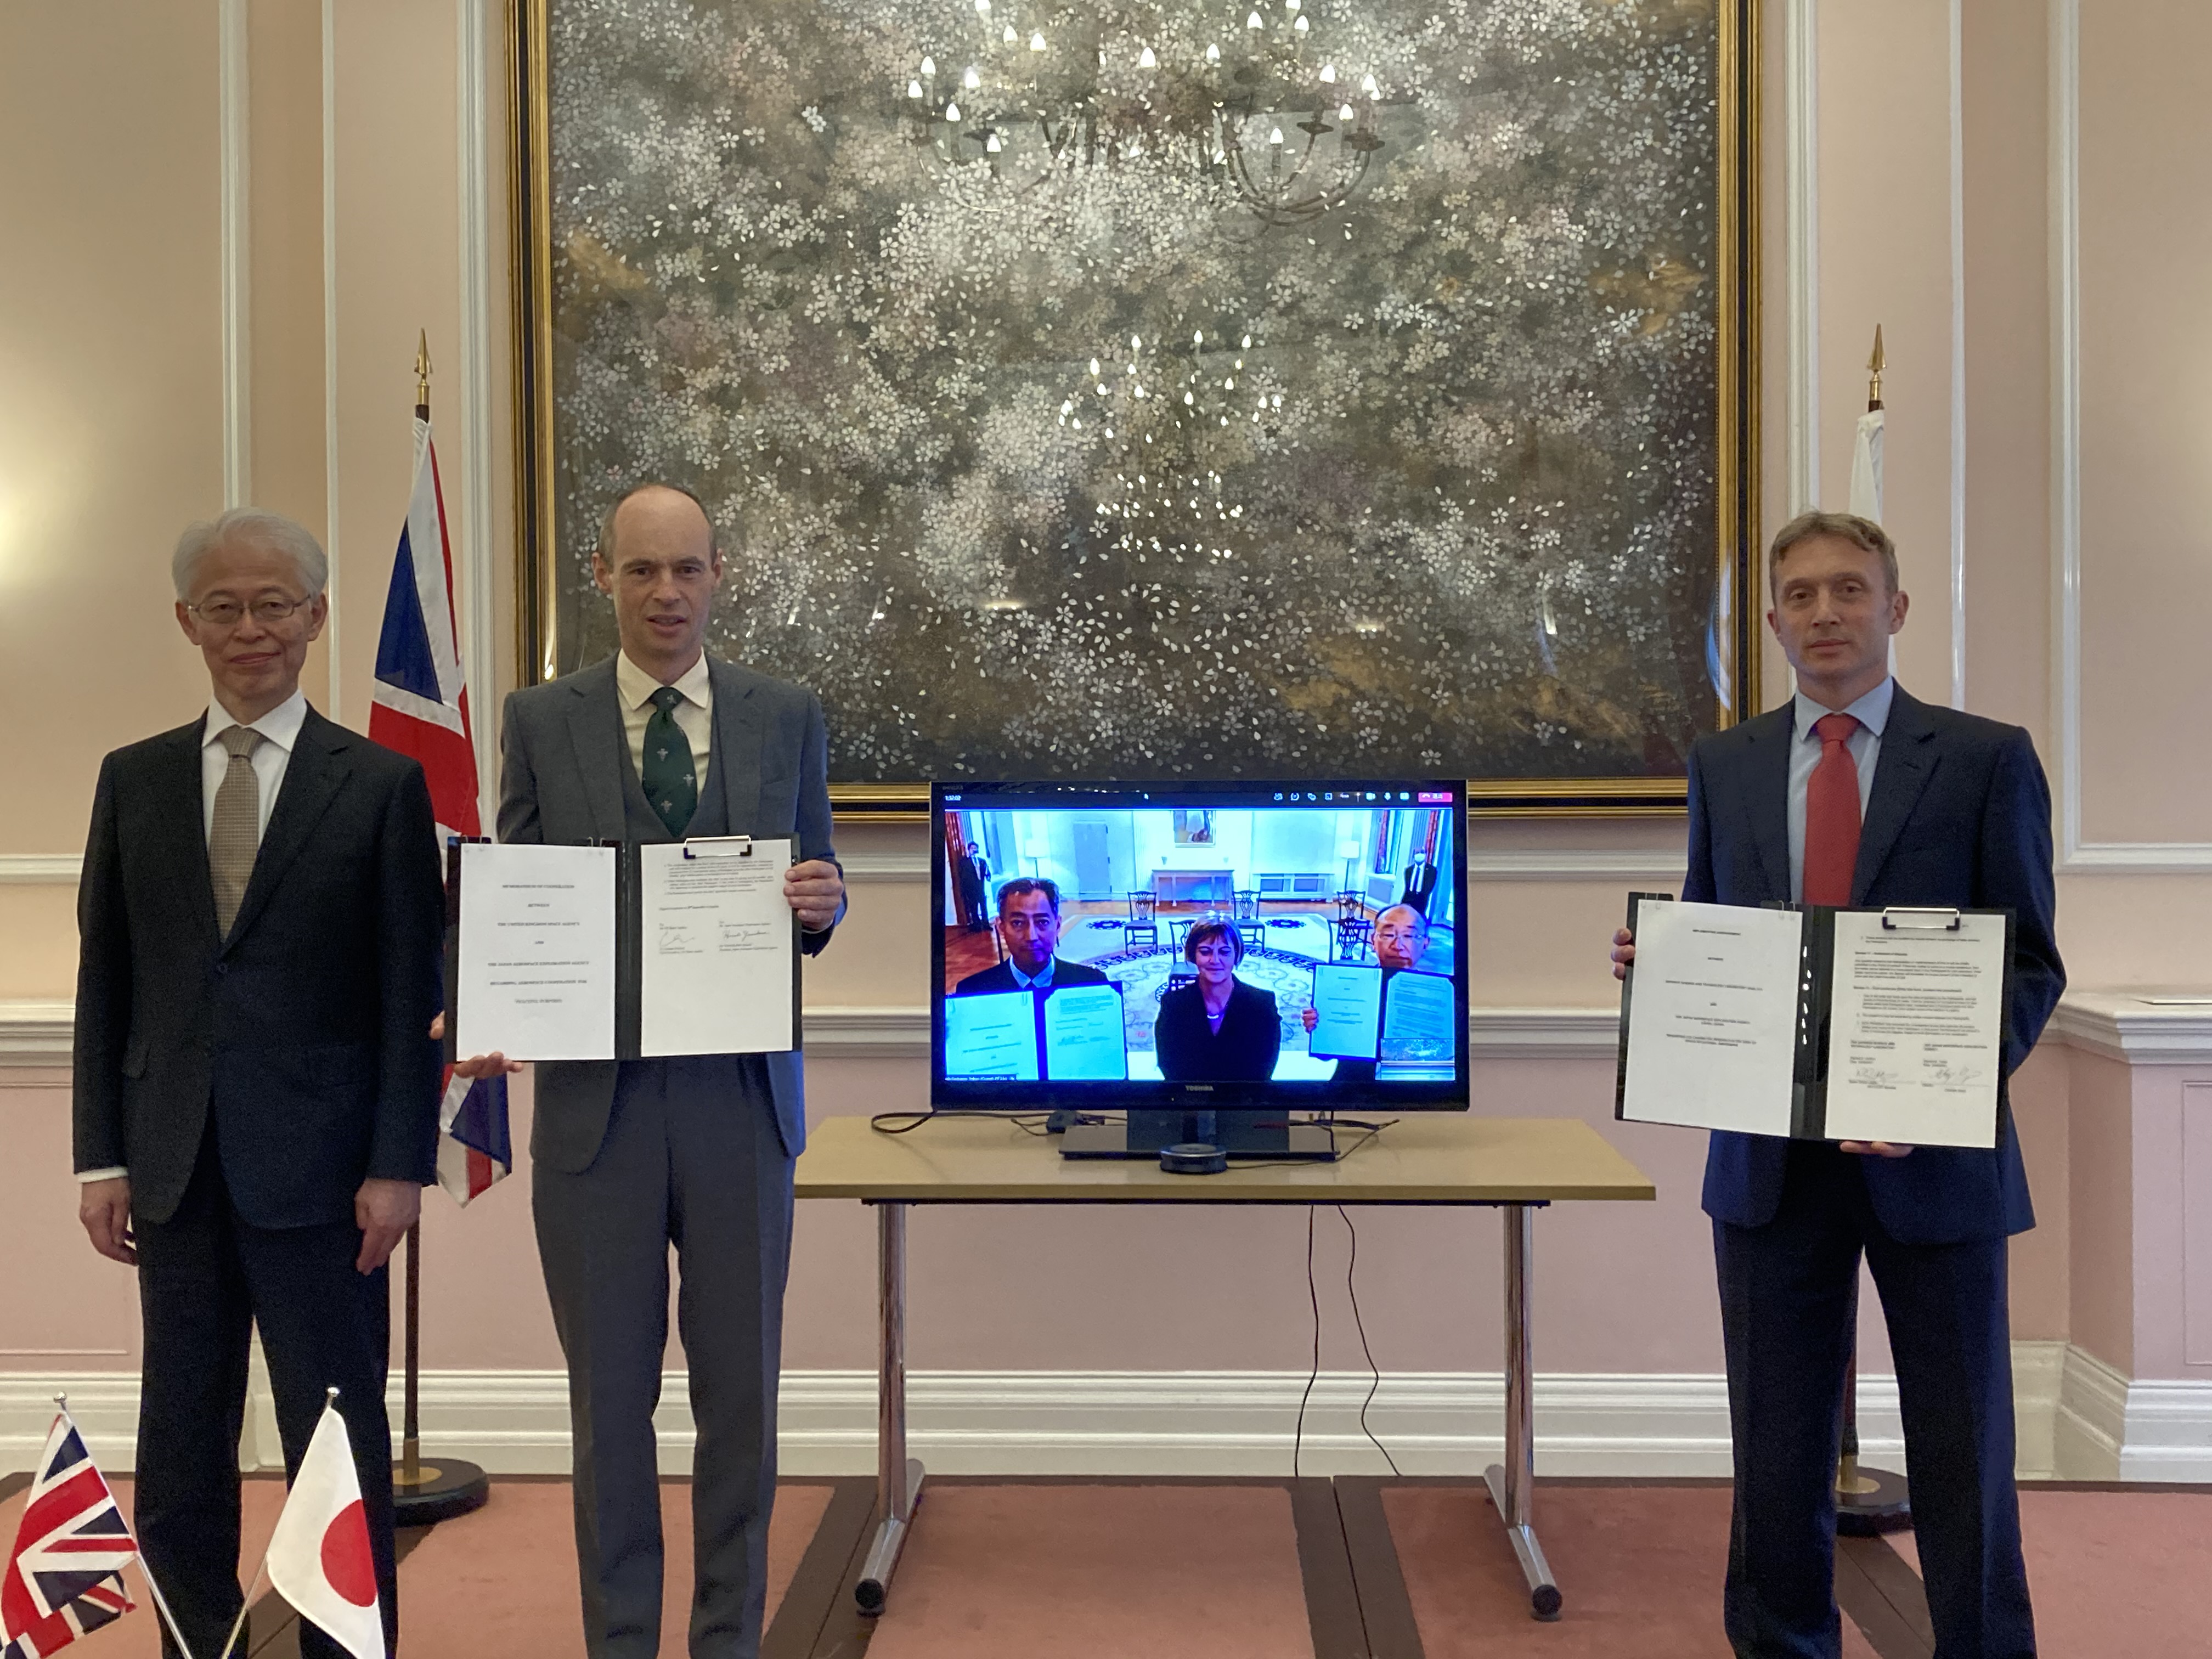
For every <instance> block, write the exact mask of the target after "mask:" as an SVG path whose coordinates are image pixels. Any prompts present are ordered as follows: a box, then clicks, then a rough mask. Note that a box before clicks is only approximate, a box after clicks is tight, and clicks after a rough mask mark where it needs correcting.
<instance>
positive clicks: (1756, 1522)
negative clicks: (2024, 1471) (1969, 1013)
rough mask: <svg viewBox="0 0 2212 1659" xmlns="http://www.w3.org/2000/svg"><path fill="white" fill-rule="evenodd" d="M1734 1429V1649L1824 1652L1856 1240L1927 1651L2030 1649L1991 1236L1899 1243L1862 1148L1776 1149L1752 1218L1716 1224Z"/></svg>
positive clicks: (1834, 1622)
mask: <svg viewBox="0 0 2212 1659" xmlns="http://www.w3.org/2000/svg"><path fill="white" fill-rule="evenodd" d="M1713 1248H1714V1254H1715V1255H1716V1257H1717V1261H1718V1265H1719V1269H1720V1291H1721V1325H1722V1330H1723V1335H1724V1337H1725V1339H1726V1343H1727V1350H1728V1376H1729V1419H1730V1427H1731V1431H1732V1433H1733V1435H1734V1437H1735V1521H1734V1525H1733V1529H1732V1531H1731V1534H1730V1537H1729V1567H1728V1589H1727V1595H1726V1599H1725V1604H1724V1605H1725V1618H1726V1623H1727V1629H1728V1636H1729V1642H1730V1644H1732V1645H1733V1646H1734V1648H1735V1651H1736V1652H1737V1653H1738V1654H1739V1655H1741V1656H1746V1659H1837V1656H1838V1654H1839V1653H1840V1652H1841V1644H1842V1631H1841V1626H1840V1622H1839V1619H1838V1613H1837V1611H1836V1601H1835V1539H1836V1514H1835V1498H1834V1483H1835V1472H1836V1459H1837V1456H1838V1451H1839V1449H1840V1446H1841V1442H1842V1434H1843V1398H1844V1368H1845V1365H1846V1364H1847V1363H1848V1361H1849V1358H1850V1348H1851V1332H1850V1317H1851V1310H1852V1308H1853V1306H1854V1302H1853V1297H1852V1288H1853V1285H1854V1284H1855V1283H1856V1281H1857V1276H1858V1270H1859V1257H1860V1255H1861V1253H1862V1252H1863V1253H1864V1254H1865V1257H1866V1261H1867V1264H1868V1266H1869V1268H1871V1270H1872V1271H1873V1273H1874V1281H1875V1289H1876V1290H1878V1291H1880V1292H1881V1308H1882V1316H1883V1318H1884V1320H1885V1321H1886V1322H1887V1324H1888V1327H1889V1340H1890V1347H1891V1350H1892V1352H1893V1354H1894V1356H1895V1360H1896V1364H1897V1388H1898V1396H1899V1406H1900V1407H1901V1408H1902V1410H1903V1413H1904V1419H1905V1452H1906V1458H1907V1462H1908V1464H1909V1467H1910V1472H1911V1498H1912V1515H1913V1522H1914V1536H1915V1541H1916V1542H1917V1545H1918V1547H1919V1552H1920V1564H1921V1571H1922V1573H1923V1577H1925V1580H1926V1583H1927V1586H1928V1611H1929V1617H1930V1619H1931V1620H1932V1621H1933V1623H1934V1626H1935V1631H1936V1654H1937V1656H1938V1659H2027V1656H2032V1655H2033V1653H2034V1652H2035V1625H2034V1620H2033V1615H2032V1614H2031V1613H2030V1611H2029V1607H2028V1599H2027V1568H2026V1565H2024V1564H2023V1562H2022V1561H2021V1546H2020V1504H2019V1497H2018V1494H2017V1493H2016V1492H2015V1490H2014V1487H2013V1404H2012V1345H2011V1341H2010V1334H2009V1323H2008V1315H2007V1310H2006V1304H2005V1241H2004V1240H2003V1239H2002V1238H1992V1239H1978V1240H1974V1241H1972V1242H1969V1243H1963V1244H1900V1243H1898V1242H1897V1241H1896V1240H1894V1239H1893V1238H1892V1237H1889V1235H1888V1234H1887V1232H1885V1231H1883V1230H1882V1227H1881V1223H1880V1222H1879V1221H1877V1220H1876V1219H1875V1214H1874V1210H1873V1207H1872V1206H1871V1205H1870V1204H1869V1201H1868V1199H1867V1191H1866V1177H1865V1176H1864V1174H1863V1170H1862V1167H1861V1164H1860V1161H1859V1158H1858V1157H1857V1154H1854V1153H1850V1152H1839V1151H1838V1150H1837V1149H1836V1148H1835V1147H1833V1146H1826V1145H1820V1144H1816V1143H1812V1142H1804V1143H1799V1144H1796V1145H1793V1146H1791V1147H1790V1164H1789V1170H1788V1173H1787V1175H1786V1176H1785V1177H1784V1183H1783V1190H1782V1204H1781V1208H1780V1209H1779V1210H1778V1212H1776V1215H1775V1218H1774V1219H1773V1220H1772V1221H1771V1222H1769V1223H1768V1224H1767V1225H1765V1226H1764V1227H1736V1226H1732V1225H1729V1224H1727V1223H1725V1222H1716V1223H1714V1225H1713Z"/></svg>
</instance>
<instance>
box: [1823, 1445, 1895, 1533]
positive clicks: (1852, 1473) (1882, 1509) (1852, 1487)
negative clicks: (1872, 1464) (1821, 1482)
mask: <svg viewBox="0 0 2212 1659" xmlns="http://www.w3.org/2000/svg"><path fill="white" fill-rule="evenodd" d="M1846 1480H1848V1481H1849V1483H1850V1484H1849V1486H1846V1485H1845V1484H1844V1483H1845V1481H1846ZM1911 1524H1912V1506H1911V1503H1910V1501H1909V1500H1908V1499H1907V1498H1906V1496H1905V1477H1904V1476H1903V1475H1901V1474H1891V1473H1890V1472H1889V1471H1888V1470H1887V1469H1870V1468H1867V1467H1866V1466H1865V1465H1864V1464H1863V1463H1861V1462H1858V1460H1857V1459H1856V1458H1852V1459H1850V1460H1848V1461H1847V1462H1845V1464H1844V1471H1843V1477H1842V1478H1841V1479H1838V1481H1837V1483H1836V1530H1837V1531H1838V1532H1839V1533H1841V1534H1844V1536H1845V1537H1846V1538H1871V1537H1873V1536H1875V1534H1877V1533H1885V1532H1903V1531H1905V1529H1906V1528H1909V1527H1911Z"/></svg>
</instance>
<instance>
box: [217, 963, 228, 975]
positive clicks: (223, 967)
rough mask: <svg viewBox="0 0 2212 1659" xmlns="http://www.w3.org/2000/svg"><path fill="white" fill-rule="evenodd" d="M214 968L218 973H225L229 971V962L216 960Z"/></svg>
mask: <svg viewBox="0 0 2212 1659" xmlns="http://www.w3.org/2000/svg"><path fill="white" fill-rule="evenodd" d="M215 970H216V973H218V974H227V973H228V972H229V971H230V964H229V963H227V962H218V963H216V965H215Z"/></svg>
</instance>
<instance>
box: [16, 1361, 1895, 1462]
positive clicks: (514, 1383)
mask: <svg viewBox="0 0 2212 1659" xmlns="http://www.w3.org/2000/svg"><path fill="white" fill-rule="evenodd" d="M684 1382H685V1379H684V1373H682V1372H681V1371H671V1372H668V1373H666V1374H665V1376H664V1377H663V1379H662V1393H661V1398H662V1405H661V1408H660V1410H659V1413H658V1414H657V1416H656V1419H655V1424H656V1427H657V1428H658V1430H659V1440H660V1448H661V1467H662V1468H664V1469H665V1471H667V1472H668V1473H670V1474H683V1473H686V1472H688V1471H689V1469H690V1459H691V1447H692V1429H691V1423H690V1410H689V1408H688V1407H687V1406H686V1404H685V1387H684ZM1305 1384H1306V1379H1305V1376H1304V1373H1302V1372H1290V1371H1166V1372H1081V1371H1048V1372H1019V1373H1009V1374H994V1373H981V1372H972V1371H950V1372H948V1371H920V1372H913V1373H909V1375H908V1381H907V1400H908V1413H909V1419H908V1421H909V1434H910V1443H911V1444H912V1446H913V1447H914V1449H915V1455H917V1456H919V1457H921V1458H922V1459H923V1460H924V1461H925V1462H927V1463H928V1464H929V1466H930V1467H931V1468H933V1469H936V1470H938V1471H939V1472H941V1473H944V1474H1100V1475H1130V1474H1215V1475H1276V1474H1287V1473H1289V1471H1290V1468H1291V1449H1292V1441H1293V1438H1294V1436H1295V1434H1296V1425H1297V1410H1298V1401H1299V1397H1300V1395H1302V1394H1303V1393H1304V1390H1305ZM1369 1384H1370V1379H1369V1378H1368V1376H1366V1374H1365V1373H1364V1372H1337V1371H1330V1372H1324V1373H1322V1376H1321V1378H1320V1379H1319V1381H1318V1382H1317V1383H1316V1385H1315V1387H1314V1390H1313V1395H1312V1398H1311V1400H1310V1401H1309V1402H1308V1405H1307V1409H1306V1424H1305V1431H1304V1437H1303V1450H1302V1453H1301V1455H1300V1460H1299V1462H1300V1468H1302V1469H1303V1470H1304V1472H1305V1473H1308V1474H1376V1473H1381V1472H1383V1469H1384V1465H1383V1458H1382V1455H1381V1454H1380V1453H1378V1452H1377V1451H1376V1449H1375V1448H1374V1446H1373V1445H1372V1444H1371V1443H1369V1441H1368V1440H1367V1439H1366V1437H1364V1435H1363V1434H1362V1433H1361V1432H1360V1429H1359V1408H1360V1405H1361V1402H1362V1401H1364V1400H1365V1399H1366V1397H1367V1393H1368V1389H1369ZM265 1387H266V1385H265V1383H263V1382H262V1381H260V1379H259V1377H258V1376H257V1379H256V1383H255V1395H256V1398H255V1399H254V1401H252V1405H251V1408H250V1409H249V1412H248V1421H249V1425H252V1430H251V1431H250V1432H249V1434H248V1437H247V1446H246V1452H245V1455H244V1457H243V1459H242V1461H243V1462H244V1463H245V1464H246V1467H248V1468H254V1467H261V1468H273V1467H276V1464H277V1462H278V1461H279V1460H278V1458H277V1456H276V1449H275V1436H274V1434H273V1433H270V1432H266V1431H265V1430H264V1425H267V1419H268V1412H267V1402H266V1398H265ZM64 1388H66V1389H67V1391H68V1394H69V1397H70V1411H71V1412H72V1413H73V1414H74V1415H75V1416H76V1420H77V1423H78V1425H79V1426H80V1427H81V1428H82V1430H83V1431H84V1433H85V1436H86V1438H87V1441H88V1443H89V1444H90V1445H91V1447H92V1449H93V1453H94V1456H95V1457H96V1458H98V1459H99V1461H100V1462H101V1463H102V1464H103V1465H104V1466H106V1467H108V1468H118V1469H119V1468H129V1467H130V1466H131V1462H132V1461H133V1459H134V1457H135V1454H136V1431H137V1395H138V1380H137V1376H136V1375H134V1374H131V1373H127V1372H118V1373H111V1374H107V1375H104V1376H101V1375H95V1376H70V1377H64V1376H59V1375H56V1374H37V1373H25V1372H18V1373H14V1374H0V1469H11V1468H27V1467H29V1465H30V1463H31V1462H32V1461H33V1458H34V1457H35V1456H36V1455H37V1451H38V1448H39V1446H40V1444H41V1443H43V1441H44V1439H45V1437H46V1428H47V1425H48V1424H49V1423H50V1422H51V1421H52V1411H53V1405H52V1396H53V1395H54V1394H55V1393H56V1392H58V1391H59V1390H60V1389H64ZM1859 1398H1860V1420H1861V1424H1862V1427H1863V1434H1864V1437H1865V1443H1866V1446H1867V1449H1868V1451H1869V1455H1873V1456H1876V1457H1881V1456H1885V1455H1886V1456H1888V1457H1890V1458H1892V1459H1894V1457H1895V1456H1896V1455H1898V1454H1899V1452H1900V1451H1901V1450H1902V1445H1901V1442H1900V1440H1899V1430H1898V1424H1897V1390H1896V1384H1895V1382H1894V1380H1893V1379H1892V1378H1888V1377H1865V1378H1863V1379H1861V1385H1860V1395H1859ZM875 1401H876V1395H875V1374H874V1373H873V1372H872V1371H865V1370H812V1371H792V1372H787V1373H786V1374H785V1376H784V1379H783V1390H782V1398H781V1411H780V1413H779V1416H780V1434H779V1457H780V1460H781V1468H782V1469H783V1471H784V1473H786V1474H823V1475H828V1474H866V1473H869V1472H871V1471H872V1469H873V1468H875V1443H876V1434H875V1421H876V1416H875V1413H876V1403H875ZM389 1406H390V1409H391V1411H392V1415H393V1418H394V1420H395V1421H396V1420H397V1419H398V1411H399V1395H398V1387H397V1385H396V1383H395V1386H394V1387H393V1389H392V1395H391V1398H390V1401H389ZM1367 1417H1368V1422H1369V1424H1370V1426H1371V1427H1372V1428H1373V1429H1374V1431H1375V1432H1376V1435H1377V1436H1378V1437H1380V1438H1381V1439H1382V1441H1383V1443H1384V1444H1385V1445H1386V1446H1388V1447H1389V1449H1390V1453H1391V1455H1392V1456H1393V1457H1395V1459H1396V1460H1397V1463H1398V1467H1399V1468H1401V1470H1403V1471H1404V1472H1405V1473H1407V1474H1476V1473H1479V1472H1480V1470H1481V1469H1482V1468H1484V1467H1485V1466H1486V1465H1487V1464H1490V1463H1492V1462H1497V1461H1498V1457H1499V1456H1500V1455H1501V1453H1502V1449H1503V1425H1504V1383H1503V1379H1502V1378H1501V1377H1500V1376H1498V1375H1497V1374H1496V1373H1489V1374H1482V1373H1474V1374H1459V1373H1441V1374H1427V1375H1410V1376H1407V1375H1401V1376H1388V1377H1385V1378H1384V1379H1383V1383H1382V1386H1381V1387H1380V1389H1377V1390H1376V1395H1375V1401H1374V1404H1373V1406H1372V1407H1370V1409H1369V1411H1368V1413H1367ZM1536 1424H1537V1433H1536V1444H1537V1458H1538V1462H1539V1465H1540V1467H1541V1468H1542V1469H1543V1470H1544V1471H1545V1472H1547V1473H1548V1474H1582V1475H1622V1476H1630V1475H1640V1476H1646V1477H1651V1476H1675V1477H1687V1476H1710V1475H1725V1474H1728V1472H1729V1462H1730V1459H1729V1419H1728V1391H1727V1386H1726V1383H1725V1382H1724V1381H1723V1379H1722V1378H1721V1377H1719V1376H1709V1375H1686V1376H1610V1375H1602V1374H1600V1375H1584V1376H1541V1377H1539V1378H1538V1379H1537V1383H1536ZM268 1426H273V1425H268ZM422 1427H423V1434H422V1445H423V1449H424V1450H425V1451H426V1452H428V1453H429V1454H431V1455H446V1456H455V1457H466V1458H469V1459H470V1460H471V1461H472V1462H477V1463H480V1464H482V1465H483V1467H484V1468H487V1469H489V1470H491V1471H492V1472H493V1473H495V1474H560V1473H563V1472H565V1471H566V1469H567V1468H568V1455H569V1450H568V1448H569V1437H568V1386H567V1381H566V1379H565V1377H564V1376H562V1373H561V1372H559V1371H555V1370H514V1371H460V1370H440V1371H428V1372H425V1373H424V1374H423V1376H422ZM257 1452H258V1455H257Z"/></svg>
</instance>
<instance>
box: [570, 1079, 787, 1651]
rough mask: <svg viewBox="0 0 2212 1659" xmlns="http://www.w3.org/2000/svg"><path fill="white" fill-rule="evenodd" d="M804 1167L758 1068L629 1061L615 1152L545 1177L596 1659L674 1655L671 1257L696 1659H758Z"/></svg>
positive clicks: (615, 1124)
mask: <svg viewBox="0 0 2212 1659" xmlns="http://www.w3.org/2000/svg"><path fill="white" fill-rule="evenodd" d="M791 1181H792V1160H791V1159H790V1158H788V1157H787V1156H786V1155H785V1152H784V1150H783V1142H782V1139H781V1137H780V1136H779V1135H778V1134H777V1133H776V1127H775V1108H774V1105H773V1104H772V1103H771V1101H770V1098H769V1091H768V1078H767V1072H766V1068H765V1067H764V1066H762V1064H761V1063H760V1060H758V1058H757V1056H728V1055H720V1056H710V1057H699V1058H691V1059H681V1060H636V1061H630V1062H628V1063H625V1064H624V1065H623V1068H622V1072H621V1076H620V1079H619V1080H618V1081H617V1085H616V1089H615V1100H614V1109H613V1111H612V1113H611V1115H610V1117H609V1119H608V1122H607V1134H606V1139H605V1140H604V1141H603V1142H601V1143H600V1146H599V1156H598V1157H597V1158H594V1159H593V1160H592V1164H591V1165H590V1167H589V1168H587V1169H586V1170H584V1171H583V1172H582V1173H581V1174H580V1175H566V1174H563V1173H562V1172H561V1171H559V1170H554V1169H551V1168H550V1167H548V1166H547V1165H545V1164H533V1165H532V1171H531V1198H532V1206H531V1207H532V1212H533V1213H534V1215H535V1217H536V1218H537V1225H538V1256H539V1259H540V1261H541V1262H542V1264H543V1266H544V1270H545V1288H546V1292H547V1294H548V1296H549V1297H550V1299H551V1301H552V1304H553V1323H554V1328H555V1329H556V1331H557V1332H558V1333H559V1334H560V1338H561V1350H562V1353H563V1354H564V1355H565V1356H566V1357H567V1358H568V1411H569V1420H570V1424H571V1426H572V1430H573V1432H574V1455H575V1502H576V1554H577V1560H578V1565H579V1568H580V1577H581V1579H582V1583H583V1599H584V1640H585V1645H586V1649H587V1650H588V1651H589V1652H590V1654H591V1655H592V1659H652V1656H653V1655H655V1654H657V1653H658V1652H659V1647H660V1593H661V1572H662V1559H663V1558H662V1552H661V1536H660V1480H659V1460H658V1457H657V1455H656V1453H657V1447H656V1443H655V1440H654V1436H653V1409H654V1407H657V1406H658V1405H659V1403H660V1373H661V1364H662V1360H663V1356H664V1354H665V1351H666V1349H667V1346H668V1253H669V1249H670V1247H671V1245H672V1246H673V1247H674V1249H675V1251H676V1257H677V1261H678V1267H679V1268H680V1282H679V1285H678V1291H677V1300H676V1316H677V1325H678V1333H679V1334H680V1335H681V1336H682V1338H683V1340H684V1363H685V1365H686V1367H687V1368H688V1374H689V1380H690V1399H691V1417H692V1421H693V1423H694V1425H696V1429H697V1431H698V1441H697V1445H696V1449H695V1450H694V1452H693V1454H692V1465H691V1517H692V1534H693V1585H694V1588H693V1591H692V1603H691V1628H690V1651H691V1653H692V1654H693V1655H694V1656H695V1659H753V1656H754V1655H756V1654H757V1653H758V1651H759V1650H760V1638H761V1621H762V1618H763V1612H764V1610H765V1607H766V1601H767V1594H768V1523H769V1510H770V1509H771V1507H772V1506H773V1505H774V1504H775V1388H776V1376H777V1372H778V1370H780V1368H781V1364H782V1340H783V1291H784V1282H785V1279H786V1278H787V1274H788V1273H789V1269H790V1264H791V1210H792V1194H791Z"/></svg>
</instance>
